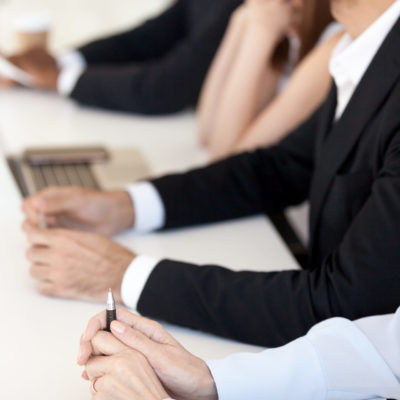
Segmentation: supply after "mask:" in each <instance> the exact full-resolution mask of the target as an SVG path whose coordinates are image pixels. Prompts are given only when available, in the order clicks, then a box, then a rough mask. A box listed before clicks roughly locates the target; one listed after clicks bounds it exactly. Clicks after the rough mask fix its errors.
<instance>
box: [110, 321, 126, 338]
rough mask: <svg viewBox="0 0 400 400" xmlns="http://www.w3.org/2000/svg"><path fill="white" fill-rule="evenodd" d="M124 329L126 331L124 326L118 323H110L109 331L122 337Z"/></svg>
mask: <svg viewBox="0 0 400 400" xmlns="http://www.w3.org/2000/svg"><path fill="white" fill-rule="evenodd" d="M125 329H126V327H125V325H124V324H122V323H121V322H119V321H113V322H112V323H111V330H112V331H113V332H115V333H118V334H120V335H122V334H123V333H124V332H125Z"/></svg>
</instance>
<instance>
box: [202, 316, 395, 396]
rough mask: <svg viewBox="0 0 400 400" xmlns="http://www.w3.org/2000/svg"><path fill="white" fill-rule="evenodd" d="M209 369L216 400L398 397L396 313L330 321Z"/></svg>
mask: <svg viewBox="0 0 400 400" xmlns="http://www.w3.org/2000/svg"><path fill="white" fill-rule="evenodd" d="M208 366H209V368H210V371H211V373H212V375H213V377H214V380H215V383H216V386H217V390H218V398H219V400H244V399H251V400H264V399H273V400H287V399H295V400H363V399H365V400H367V399H386V398H393V399H400V309H399V310H398V311H397V313H396V314H392V315H384V316H378V317H368V318H363V319H360V320H358V321H356V322H350V321H348V320H346V319H344V318H333V319H329V320H327V321H324V322H322V323H320V324H318V325H316V326H315V327H314V328H312V329H311V330H310V332H309V333H308V334H307V335H306V336H304V337H302V338H300V339H297V340H295V341H294V342H291V343H289V344H288V345H286V346H283V347H280V348H277V349H269V350H265V351H263V352H262V353H259V354H236V355H233V356H230V357H228V358H226V359H223V360H217V361H209V362H208Z"/></svg>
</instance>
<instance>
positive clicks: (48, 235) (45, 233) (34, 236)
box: [22, 221, 73, 247]
mask: <svg viewBox="0 0 400 400" xmlns="http://www.w3.org/2000/svg"><path fill="white" fill-rule="evenodd" d="M22 229H23V231H24V232H25V233H26V237H27V239H28V241H29V243H30V244H32V245H34V246H47V247H60V246H65V239H67V238H72V236H73V235H72V234H71V232H70V231H68V230H65V229H45V228H40V227H39V226H37V225H33V224H31V223H30V222H29V221H25V222H24V223H23V224H22Z"/></svg>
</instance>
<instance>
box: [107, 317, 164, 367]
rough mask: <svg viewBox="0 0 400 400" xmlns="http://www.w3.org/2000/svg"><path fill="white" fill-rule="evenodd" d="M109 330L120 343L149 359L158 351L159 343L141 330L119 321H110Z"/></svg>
mask: <svg viewBox="0 0 400 400" xmlns="http://www.w3.org/2000/svg"><path fill="white" fill-rule="evenodd" d="M111 332H112V333H113V334H114V335H115V337H116V338H117V339H119V340H120V341H121V342H122V343H124V344H125V345H127V346H128V347H130V348H131V349H135V350H137V351H139V352H140V353H142V354H143V355H144V356H145V357H146V358H148V359H149V360H151V359H152V358H153V356H154V355H155V354H158V353H159V350H160V347H159V346H160V344H159V343H157V342H154V341H152V340H151V339H149V338H148V337H147V336H146V335H144V334H143V333H142V332H140V331H138V330H136V329H134V328H131V327H130V326H128V325H126V324H124V323H123V322H120V321H113V322H112V323H111Z"/></svg>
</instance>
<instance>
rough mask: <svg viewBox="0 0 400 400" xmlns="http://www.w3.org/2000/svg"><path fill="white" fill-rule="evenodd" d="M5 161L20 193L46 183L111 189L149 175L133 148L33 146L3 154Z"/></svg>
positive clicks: (142, 158)
mask: <svg viewBox="0 0 400 400" xmlns="http://www.w3.org/2000/svg"><path fill="white" fill-rule="evenodd" d="M7 162H8V165H9V167H10V169H11V172H12V174H13V176H14V179H15V181H16V183H17V185H18V188H19V190H20V192H21V194H22V196H23V197H28V196H31V195H33V194H35V193H38V192H40V191H41V190H43V189H45V188H47V187H49V186H84V187H86V188H90V189H102V190H114V189H119V188H121V187H123V186H124V185H126V184H127V183H131V182H135V181H137V180H141V179H144V178H148V177H149V176H150V175H151V170H150V168H149V165H148V163H147V161H146V159H145V157H144V156H143V155H142V153H141V152H140V151H139V150H137V149H135V148H126V149H122V148H121V149H112V150H108V149H106V148H104V147H100V146H94V147H70V148H43V149H40V148H37V149H28V150H26V151H24V152H23V153H22V154H19V155H11V156H7Z"/></svg>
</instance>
